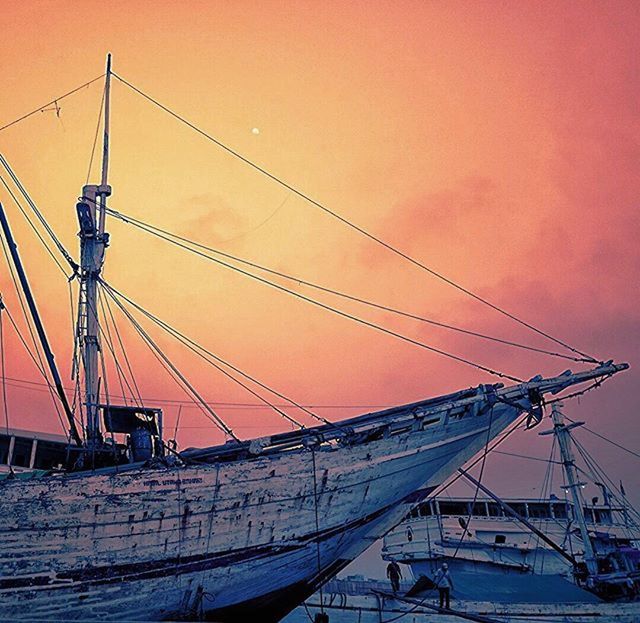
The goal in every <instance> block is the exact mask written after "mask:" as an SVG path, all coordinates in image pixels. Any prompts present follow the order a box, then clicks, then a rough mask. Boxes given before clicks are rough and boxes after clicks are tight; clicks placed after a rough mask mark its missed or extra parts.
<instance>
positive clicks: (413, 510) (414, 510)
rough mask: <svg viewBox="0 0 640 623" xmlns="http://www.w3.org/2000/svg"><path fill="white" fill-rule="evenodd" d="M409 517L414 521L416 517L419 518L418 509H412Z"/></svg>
mask: <svg viewBox="0 0 640 623" xmlns="http://www.w3.org/2000/svg"><path fill="white" fill-rule="evenodd" d="M409 517H411V518H412V519H415V518H416V517H418V509H417V508H412V509H411V512H410V513H409Z"/></svg>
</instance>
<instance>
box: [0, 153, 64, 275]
mask: <svg viewBox="0 0 640 623" xmlns="http://www.w3.org/2000/svg"><path fill="white" fill-rule="evenodd" d="M1 157H2V156H1V155H0V158H1ZM0 182H2V185H3V186H4V188H5V190H6V191H7V192H8V193H9V195H10V196H11V198H12V199H13V201H14V203H15V204H16V205H17V206H18V209H19V210H20V212H22V216H24V218H25V220H26V221H27V223H29V226H30V227H31V229H33V231H34V233H35V235H36V236H37V237H38V239H39V240H40V242H41V243H42V246H43V247H44V248H45V251H46V252H47V253H48V254H49V257H51V259H52V260H53V261H54V262H55V264H56V266H57V267H58V268H59V269H60V271H61V272H62V274H63V275H64V276H65V277H67V271H66V270H65V269H64V267H63V266H62V264H61V263H60V260H59V259H58V258H57V257H56V256H55V255H54V254H53V251H51V249H50V248H49V245H47V243H46V242H45V240H44V238H43V237H42V234H41V233H40V232H39V231H38V230H37V229H36V226H35V225H34V224H33V221H32V220H31V219H30V218H29V215H28V214H27V213H26V211H25V210H24V208H23V207H22V205H21V204H20V202H19V201H18V198H17V197H16V196H15V194H14V193H13V191H12V190H11V188H9V185H8V184H7V182H6V180H5V179H4V177H3V176H2V174H0Z"/></svg>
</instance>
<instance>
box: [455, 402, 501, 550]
mask: <svg viewBox="0 0 640 623" xmlns="http://www.w3.org/2000/svg"><path fill="white" fill-rule="evenodd" d="M492 424H493V406H492V407H491V409H490V411H489V428H488V429H487V438H486V441H485V443H484V452H483V453H482V463H481V464H480V474H479V476H478V484H477V485H476V490H475V493H474V494H473V501H472V502H471V506H469V514H468V515H467V520H466V521H465V525H464V526H463V527H462V534H461V535H460V539H459V540H458V544H457V545H456V549H455V551H454V552H453V556H452V558H455V557H456V556H457V555H458V551H459V550H460V547H461V546H462V541H463V540H464V536H465V534H466V533H467V532H469V534H471V531H470V530H469V525H470V523H471V519H472V517H473V507H474V506H475V505H476V502H477V500H478V494H479V493H480V485H481V484H482V476H483V474H484V466H485V464H486V462H487V455H488V454H489V442H490V441H491V425H492Z"/></svg>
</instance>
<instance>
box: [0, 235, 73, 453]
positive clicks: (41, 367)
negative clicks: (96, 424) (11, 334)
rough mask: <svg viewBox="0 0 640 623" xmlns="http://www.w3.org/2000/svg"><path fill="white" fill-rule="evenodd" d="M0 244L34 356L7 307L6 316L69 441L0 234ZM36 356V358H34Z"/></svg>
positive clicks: (68, 435)
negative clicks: (46, 390)
mask: <svg viewBox="0 0 640 623" xmlns="http://www.w3.org/2000/svg"><path fill="white" fill-rule="evenodd" d="M0 244H1V246H2V252H3V253H4V257H5V261H6V262H7V266H8V267H9V274H10V275H11V281H13V286H14V288H15V290H16V293H17V296H18V302H19V303H20V308H21V309H22V314H23V316H24V320H25V324H26V325H27V329H28V331H29V335H30V336H31V341H32V342H33V347H34V348H33V349H34V351H35V356H34V355H33V353H32V352H31V348H30V347H29V346H28V345H27V343H26V341H25V340H24V339H23V338H22V334H21V333H20V331H19V329H18V326H17V324H16V323H15V322H14V321H13V318H12V316H11V314H10V313H9V310H8V309H7V310H6V311H7V316H8V317H9V319H10V320H11V323H12V324H13V326H14V329H15V330H16V333H18V335H19V337H20V340H21V341H22V344H23V345H24V347H25V348H26V350H27V352H28V353H29V356H30V357H31V359H32V360H33V362H34V363H35V365H36V368H37V370H38V371H39V372H40V374H42V377H43V378H44V380H45V382H46V384H47V388H48V389H49V395H50V396H51V401H52V403H53V407H54V409H55V411H56V414H57V416H58V420H59V421H60V425H61V426H62V430H63V431H64V434H65V435H66V437H67V439H68V440H69V441H71V436H70V434H69V431H68V430H67V427H66V426H65V423H64V421H63V419H62V414H61V413H60V407H59V406H58V400H59V399H60V398H59V397H58V395H57V393H56V391H55V389H54V387H53V386H52V385H51V383H50V382H49V377H48V376H47V373H46V369H45V366H44V363H43V361H42V355H41V354H40V350H39V349H38V342H37V341H36V336H35V335H34V334H33V328H32V326H31V322H30V321H29V314H28V313H27V309H26V307H25V303H24V300H23V294H22V290H21V289H20V287H19V285H18V281H17V278H16V275H15V272H14V268H13V264H12V263H11V261H10V260H9V252H8V251H7V245H6V244H5V240H4V237H3V236H0ZM36 357H37V360H36Z"/></svg>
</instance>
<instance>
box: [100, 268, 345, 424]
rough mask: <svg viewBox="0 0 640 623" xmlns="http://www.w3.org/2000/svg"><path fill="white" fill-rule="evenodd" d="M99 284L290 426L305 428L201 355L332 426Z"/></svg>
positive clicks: (111, 288) (132, 302)
mask: <svg viewBox="0 0 640 623" xmlns="http://www.w3.org/2000/svg"><path fill="white" fill-rule="evenodd" d="M101 284H102V286H103V287H104V288H105V289H107V291H109V292H110V294H112V296H113V295H116V296H119V297H121V298H122V299H124V300H125V301H127V303H129V304H130V305H132V306H133V307H134V308H135V309H137V310H138V311H139V312H140V313H142V314H144V315H145V316H146V317H147V318H148V319H149V320H151V321H152V322H154V323H155V324H156V325H158V326H159V327H160V328H162V329H163V330H164V331H166V332H167V333H169V334H170V335H172V336H173V337H174V338H176V339H177V340H178V341H180V342H181V343H182V344H183V345H185V346H187V348H189V349H190V350H191V351H193V352H194V353H196V354H197V355H198V356H199V357H201V358H202V359H204V360H205V361H207V363H209V364H210V365H212V366H214V367H215V368H216V369H217V370H219V371H220V372H222V373H223V374H225V375H226V376H227V377H228V378H230V379H231V380H232V381H234V382H235V383H237V384H239V385H240V386H241V387H243V388H244V389H245V390H247V391H248V392H249V393H251V394H252V395H253V396H255V397H256V398H258V400H260V401H261V402H263V403H264V404H265V405H267V406H269V407H270V408H272V409H273V410H275V411H276V412H277V413H278V414H280V415H281V416H282V417H283V418H285V419H286V420H287V421H289V422H290V423H292V424H294V425H296V426H298V427H300V428H305V426H304V425H303V424H301V423H300V422H298V421H297V420H295V419H294V418H292V417H291V416H289V415H288V414H286V413H285V412H284V411H282V410H281V409H279V408H278V407H277V406H276V405H275V404H273V403H272V402H270V401H268V400H266V399H265V398H264V397H262V396H260V395H259V394H258V393H257V392H254V391H253V390H252V389H251V388H249V387H248V386H247V385H245V384H244V383H242V382H241V381H239V380H238V379H236V378H235V377H234V376H233V375H231V374H229V373H228V372H227V371H226V370H224V369H223V368H222V367H220V366H218V365H217V364H216V363H215V362H213V361H210V360H209V359H208V358H207V357H205V356H203V353H204V354H206V355H207V356H208V357H211V358H213V359H214V360H215V361H217V362H219V363H221V364H223V365H224V366H226V367H228V368H230V369H231V370H233V371H234V372H236V373H238V374H240V375H241V376H242V377H244V378H246V379H247V380H249V381H251V382H252V383H255V384H256V385H258V386H259V387H262V389H265V390H266V391H268V392H270V393H272V394H274V395H276V396H278V397H279V398H282V399H283V400H286V401H287V402H289V403H290V404H291V405H292V406H294V407H296V408H298V409H300V410H302V411H304V412H305V413H307V414H308V415H310V416H312V417H313V418H314V419H316V420H318V421H320V422H322V423H323V424H329V425H333V424H332V422H330V421H329V420H326V419H325V418H322V417H320V416H318V415H316V414H315V413H313V412H312V411H310V410H309V409H307V408H306V407H303V406H302V405H300V404H298V403H297V402H295V401H294V400H292V399H290V398H288V397H287V396H285V395H284V394H281V393H280V392H277V391H276V390H274V389H273V388H271V387H269V386H268V385H266V384H264V383H263V382H261V381H259V380H258V379H256V378H255V377H253V376H250V375H249V374H247V373H246V372H244V371H242V370H240V369H239V368H237V367H236V366H234V365H232V364H231V363H229V362H228V361H225V360H224V359H222V358H221V357H219V356H217V355H215V354H214V353H212V352H211V351H209V350H207V349H206V348H204V347H203V346H201V345H200V344H198V343H197V342H195V341H194V340H192V339H190V338H188V337H187V336H186V335H184V334H183V333H180V332H179V331H178V330H177V329H175V328H174V327H172V326H171V325H169V324H167V323H166V322H164V321H163V320H160V319H159V318H158V317H156V316H154V315H153V314H152V313H151V312H149V311H147V310H146V309H144V308H143V307H142V306H140V305H138V304H137V303H135V302H134V301H132V300H131V299H130V298H128V297H126V296H125V295H123V294H122V293H121V292H118V291H117V290H115V288H113V287H112V286H110V285H109V284H107V283H106V282H105V281H104V280H101ZM334 426H335V425H334Z"/></svg>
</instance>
